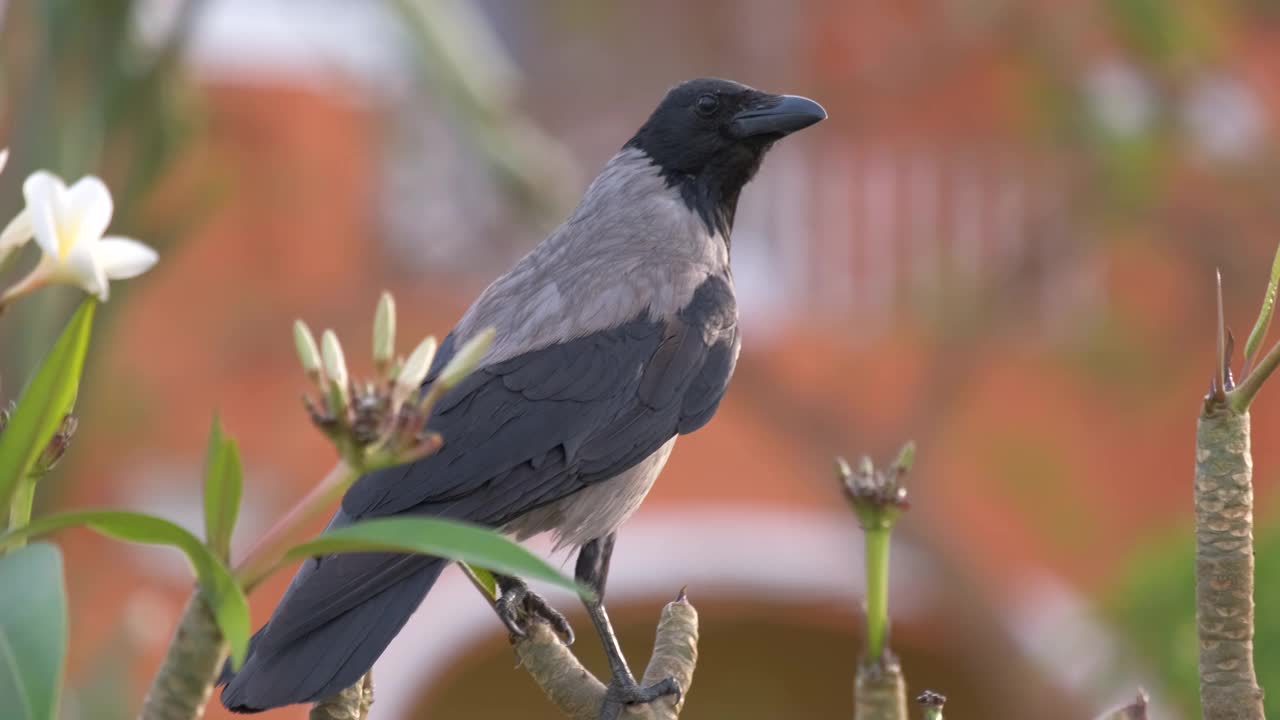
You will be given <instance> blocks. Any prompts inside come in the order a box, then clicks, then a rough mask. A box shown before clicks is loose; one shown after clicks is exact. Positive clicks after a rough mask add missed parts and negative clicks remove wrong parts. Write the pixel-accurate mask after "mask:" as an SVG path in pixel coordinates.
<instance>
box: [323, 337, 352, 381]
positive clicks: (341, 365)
mask: <svg viewBox="0 0 1280 720" xmlns="http://www.w3.org/2000/svg"><path fill="white" fill-rule="evenodd" d="M320 353H321V357H322V358H323V359H324V372H325V375H327V376H328V377H329V381H330V382H332V383H334V384H335V385H337V386H338V387H339V388H342V390H343V392H344V393H345V392H346V387H347V360H346V358H345V357H344V356H343V354H342V345H341V344H339V343H338V336H337V335H336V334H334V332H333V331H332V330H325V331H324V334H323V335H321V336H320Z"/></svg>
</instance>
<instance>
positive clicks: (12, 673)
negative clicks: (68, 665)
mask: <svg viewBox="0 0 1280 720" xmlns="http://www.w3.org/2000/svg"><path fill="white" fill-rule="evenodd" d="M66 595H67V593H66V587H65V585H64V584H63V581H62V553H60V552H58V548H57V547H55V546H53V545H49V544H47V543H37V544H35V545H30V546H27V547H24V548H21V549H19V550H16V551H14V552H12V553H10V554H8V555H5V556H4V557H0V698H4V699H3V700H2V701H0V702H2V703H3V705H2V706H0V712H3V713H4V716H5V717H6V718H13V719H14V720H55V718H57V717H58V697H59V693H60V689H61V686H62V666H63V658H64V657H65V656H66V653H67V597H66Z"/></svg>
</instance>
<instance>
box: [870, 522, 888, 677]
mask: <svg viewBox="0 0 1280 720" xmlns="http://www.w3.org/2000/svg"><path fill="white" fill-rule="evenodd" d="M889 532H890V531H889V528H887V527H878V528H873V529H869V530H866V531H865V533H864V535H865V543H866V563H867V658H868V659H870V660H876V659H877V658H879V657H880V655H881V654H882V653H883V652H884V651H885V646H886V640H887V636H888V634H889Z"/></svg>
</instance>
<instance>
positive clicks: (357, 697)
mask: <svg viewBox="0 0 1280 720" xmlns="http://www.w3.org/2000/svg"><path fill="white" fill-rule="evenodd" d="M372 704H373V673H365V674H364V676H363V677H361V678H360V680H358V681H357V682H356V683H355V684H354V685H352V686H351V687H348V688H345V689H344V690H342V692H339V693H337V694H336V695H333V696H331V697H327V698H325V699H324V700H321V701H320V702H318V703H316V704H315V705H313V706H312V707H311V713H310V715H308V716H307V717H308V718H309V719H310V720H365V718H367V717H369V706H370V705H372Z"/></svg>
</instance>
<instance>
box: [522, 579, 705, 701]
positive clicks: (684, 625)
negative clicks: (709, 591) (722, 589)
mask: <svg viewBox="0 0 1280 720" xmlns="http://www.w3.org/2000/svg"><path fill="white" fill-rule="evenodd" d="M512 645H513V646H514V648H515V651H516V656H517V657H518V658H519V659H520V665H521V666H522V667H524V669H525V670H526V671H528V673H529V675H530V677H532V678H533V680H534V682H536V683H537V684H538V687H541V688H542V691H543V692H545V693H546V694H547V697H548V698H549V699H550V700H551V702H552V703H554V704H555V706H556V707H557V708H559V709H560V712H561V713H562V714H563V715H564V716H565V717H567V718H569V719H570V720H599V718H600V714H601V709H602V708H603V706H604V699H605V692H606V688H605V685H604V684H603V683H601V682H600V681H599V680H598V679H596V677H595V676H594V675H592V674H591V672H590V671H588V670H587V669H586V668H585V667H583V666H582V663H580V662H579V661H578V658H577V657H575V656H574V654H573V653H572V652H571V651H570V650H569V648H568V647H567V646H566V645H565V644H564V643H563V642H561V641H560V638H559V637H557V636H556V634H555V632H553V631H552V630H551V627H550V626H549V625H548V624H547V623H546V622H545V621H543V620H539V619H533V620H531V621H530V627H529V628H528V634H527V635H526V636H525V637H523V638H518V639H516V640H515V641H514V642H513V643H512ZM697 662H698V613H697V611H696V610H694V608H693V605H691V604H690V603H689V601H688V600H686V599H684V598H683V597H681V599H679V600H675V601H673V602H670V603H668V604H667V606H666V607H665V608H663V610H662V618H661V619H660V620H659V621H658V630H657V636H656V638H655V642H654V646H653V655H652V657H651V658H650V660H649V665H648V667H647V668H646V669H645V672H644V678H643V680H642V681H641V682H642V683H643V684H646V685H648V684H652V683H656V682H660V681H661V680H664V679H666V678H668V677H669V678H673V679H674V680H675V681H676V682H677V683H678V684H679V685H680V688H681V689H682V690H683V693H682V694H681V696H680V698H679V699H678V700H677V699H676V698H674V697H663V698H658V699H657V700H655V701H653V702H651V703H649V704H647V705H634V706H630V707H627V708H626V709H625V710H624V711H623V714H622V717H624V718H628V720H676V718H678V717H679V716H680V710H681V709H682V708H683V706H684V698H685V697H686V696H687V695H688V692H689V686H690V685H691V684H692V683H693V671H694V667H695V666H696V665H697Z"/></svg>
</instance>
